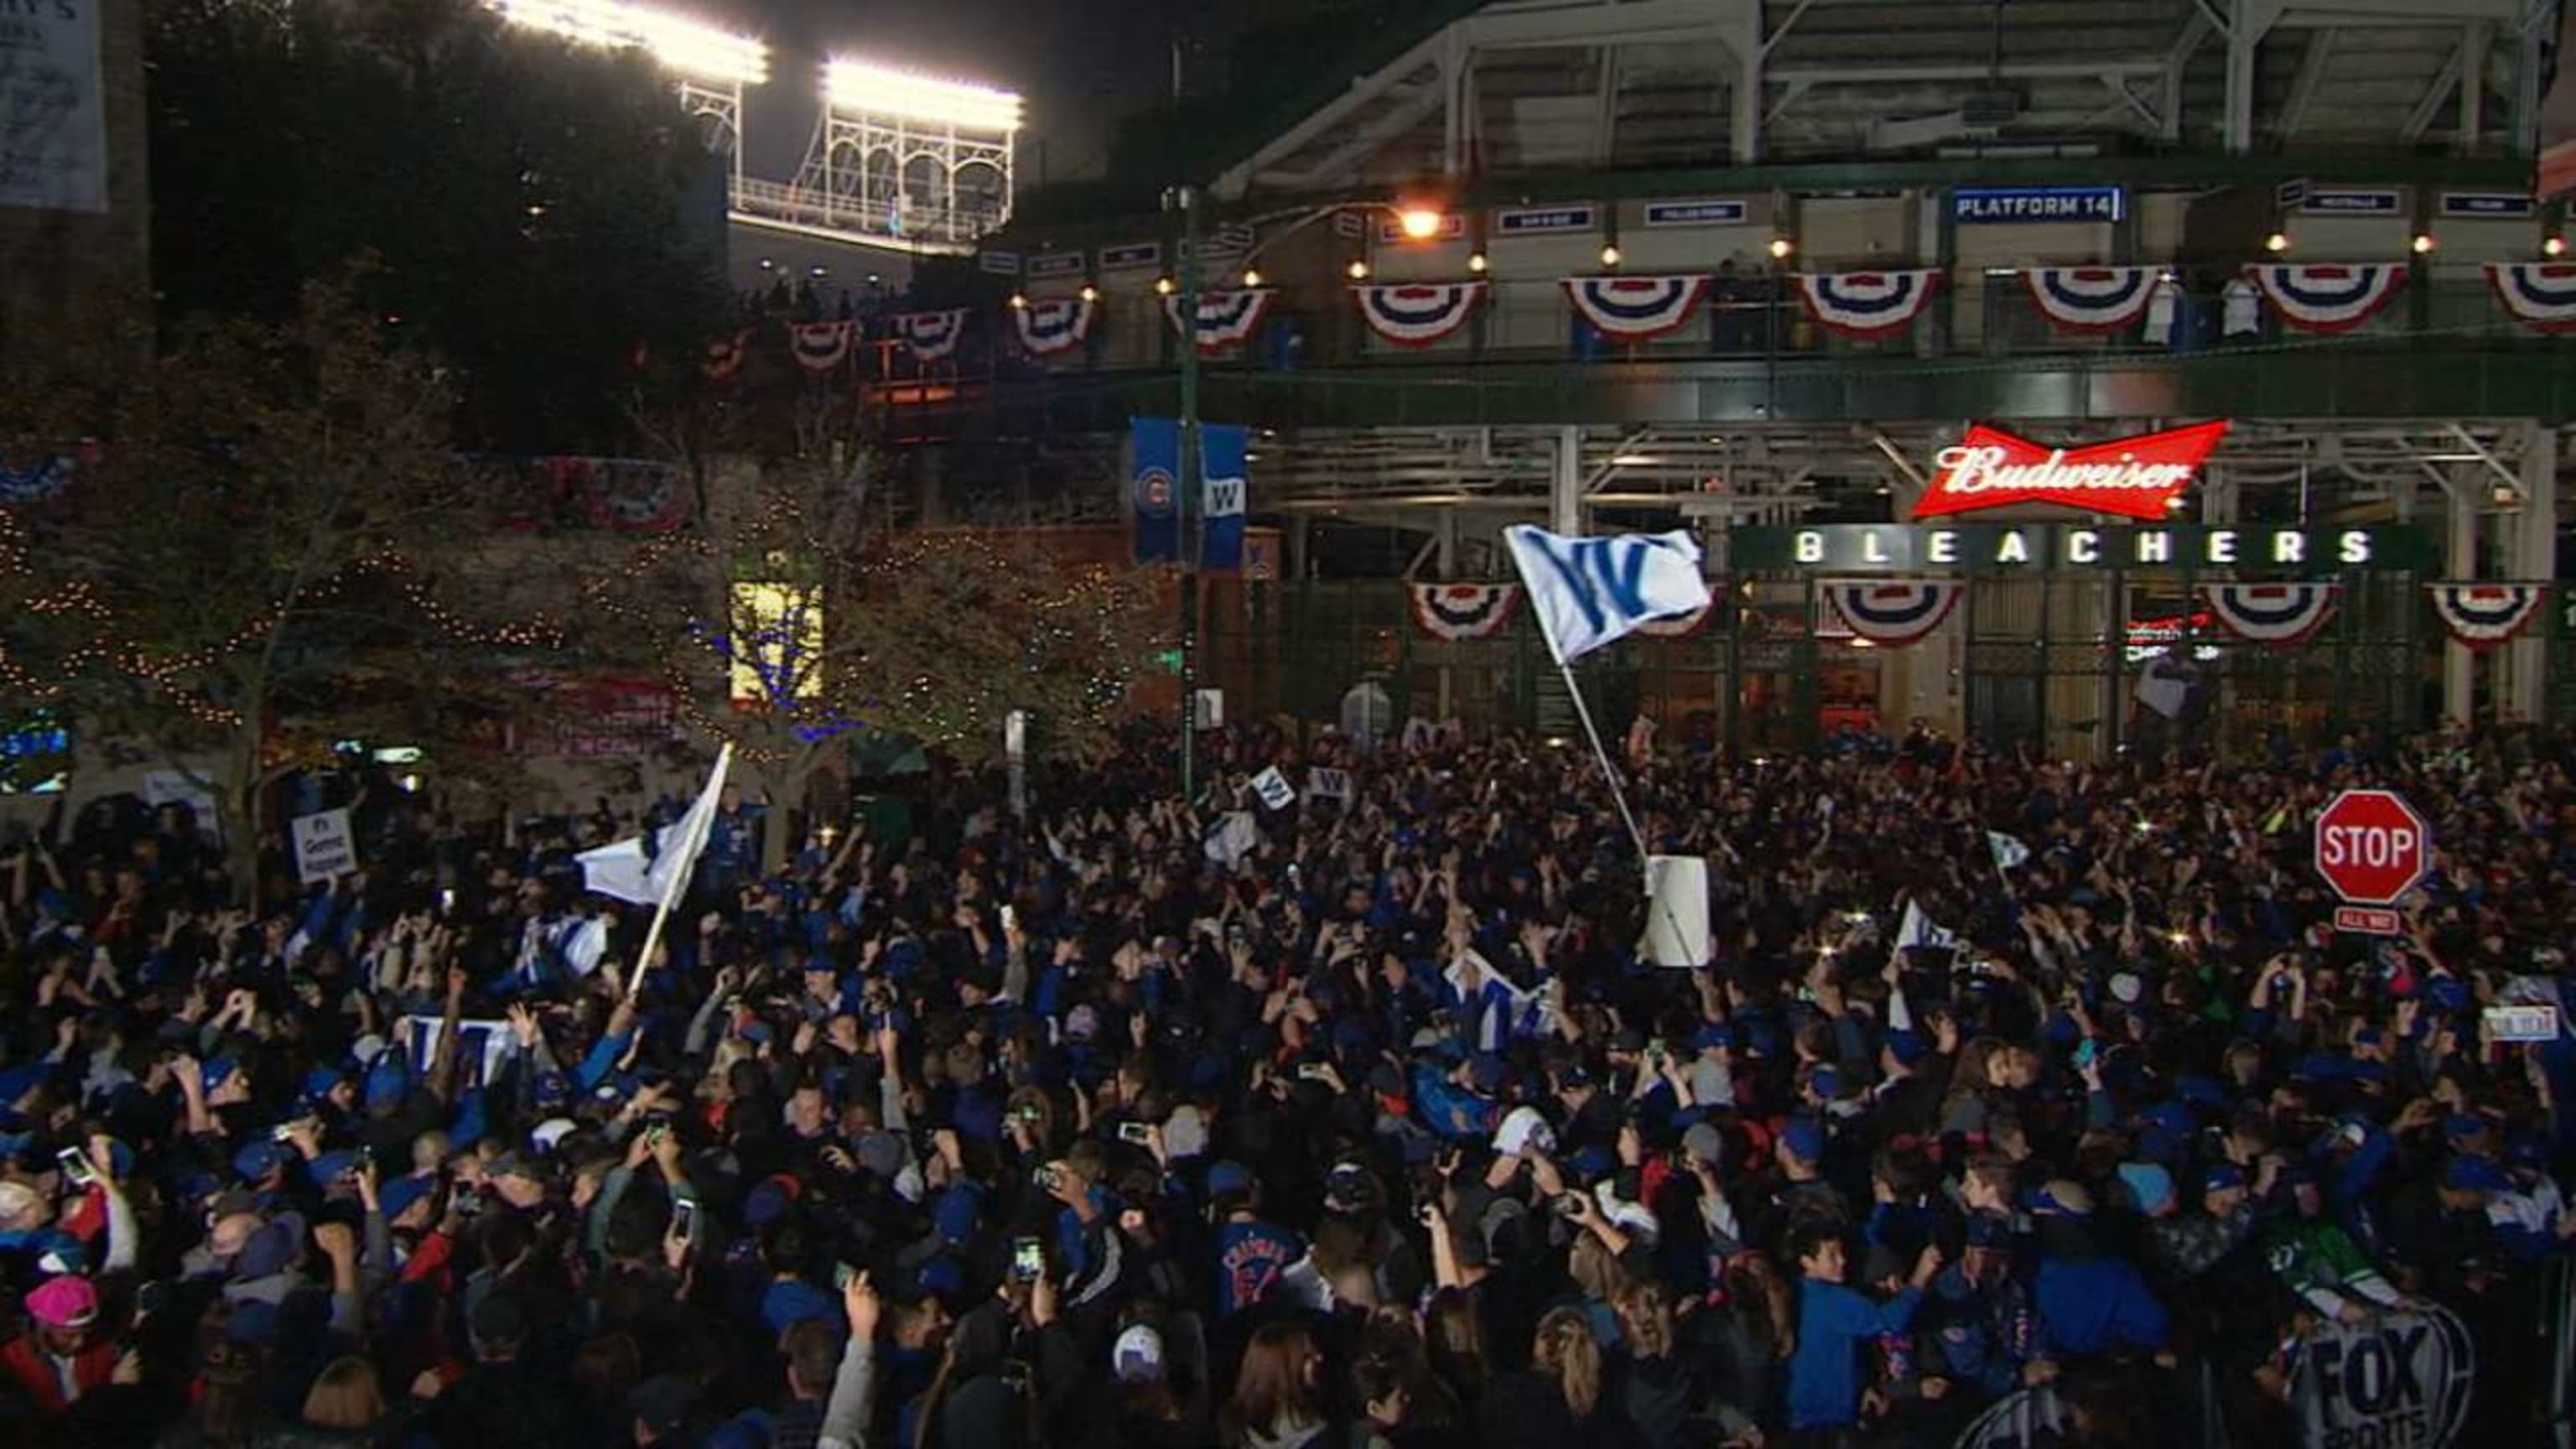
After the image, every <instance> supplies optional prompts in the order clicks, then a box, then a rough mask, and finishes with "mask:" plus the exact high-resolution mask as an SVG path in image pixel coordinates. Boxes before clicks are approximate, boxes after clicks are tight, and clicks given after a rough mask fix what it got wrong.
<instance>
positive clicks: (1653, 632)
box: [1637, 603, 1717, 639]
mask: <svg viewBox="0 0 2576 1449" xmlns="http://www.w3.org/2000/svg"><path fill="white" fill-rule="evenodd" d="M1716 616H1717V605H1715V604H1714V603H1710V604H1703V605H1701V606H1700V607H1698V608H1696V609H1693V610H1691V611H1690V612H1689V613H1687V614H1675V615H1673V616H1671V617H1670V618H1665V619H1648V620H1646V621H1645V622H1643V623H1641V624H1639V625H1638V626H1637V632H1638V633H1639V634H1641V635H1643V636H1645V637H1646V638H1649V639H1687V638H1689V637H1690V636H1691V635H1693V634H1696V633H1698V632H1699V631H1700V630H1702V629H1705V628H1707V627H1708V621H1709V620H1710V619H1713V618H1715V617H1716Z"/></svg>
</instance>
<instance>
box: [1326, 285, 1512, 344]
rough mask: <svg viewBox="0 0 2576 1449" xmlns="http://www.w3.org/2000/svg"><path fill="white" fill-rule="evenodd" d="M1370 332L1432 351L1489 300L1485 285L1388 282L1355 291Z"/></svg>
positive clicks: (1396, 342)
mask: <svg viewBox="0 0 2576 1449" xmlns="http://www.w3.org/2000/svg"><path fill="white" fill-rule="evenodd" d="M1351 300H1352V301H1353V302H1356V303H1357V304H1359V309H1360V318H1361V320H1363V321H1365V322H1367V323H1368V325H1369V330H1370V331H1371V332H1374V333H1376V334H1377V335H1378V336H1380V337H1383V338H1385V339H1386V340H1387V341H1389V342H1392V343H1394V344H1395V345H1396V346H1398V347H1428V346H1430V345H1431V344H1432V343H1434V342H1437V341H1439V340H1440V339H1441V338H1443V337H1446V336H1448V335H1449V334H1450V333H1452V332H1455V331H1457V330H1458V329H1459V328H1461V327H1464V326H1466V325H1467V319H1468V318H1470V317H1472V316H1474V315H1475V313H1476V307H1477V305H1478V304H1480V303H1482V302H1483V301H1484V300H1485V284H1484V283H1482V282H1388V283H1384V284H1381V285H1378V286H1371V287H1353V288H1351Z"/></svg>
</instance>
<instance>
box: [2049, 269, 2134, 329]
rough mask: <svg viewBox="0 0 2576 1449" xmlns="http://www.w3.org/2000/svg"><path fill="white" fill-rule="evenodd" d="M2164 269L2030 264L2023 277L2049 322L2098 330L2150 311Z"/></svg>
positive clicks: (2059, 326)
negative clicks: (2158, 279)
mask: <svg viewBox="0 0 2576 1449" xmlns="http://www.w3.org/2000/svg"><path fill="white" fill-rule="evenodd" d="M2160 275H2161V274H2160V273H2159V272H2158V271H2157V269H2156V268H2154V267H2030V268H2027V269H2025V270H2024V271H2023V272H2022V274H2021V279H2022V282H2023V284H2024V285H2026V286H2028V287H2029V288H2030V300H2031V302H2032V303H2033V304H2034V305H2036V306H2037V307H2038V308H2039V311H2040V315H2041V316H2043V317H2046V318H2047V319H2048V321H2049V325H2051V326H2053V327H2055V328H2057V330H2059V331H2060V332H2079V333H2088V334H2095V335H2098V334H2101V333H2105V332H2117V331H2119V330H2120V329H2121V328H2124V327H2127V326H2129V325H2130V324H2131V323H2133V322H2136V321H2137V320H2138V319H2139V318H2141V317H2144V316H2145V315H2147V304H2148V303H2150V302H2152V301H2154V300H2155V296H2156V280H2157V278H2158V277H2159V276H2160Z"/></svg>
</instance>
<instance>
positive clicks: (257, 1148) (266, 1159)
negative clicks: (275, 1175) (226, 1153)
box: [233, 1140, 287, 1182]
mask: <svg viewBox="0 0 2576 1449" xmlns="http://www.w3.org/2000/svg"><path fill="white" fill-rule="evenodd" d="M286 1158H287V1151H286V1149H285V1148H283V1147H280V1146H278V1145H277V1144H276V1143H274V1142H269V1141H266V1140H262V1141H258V1142H254V1143H252V1144H250V1145H249V1146H248V1147H245V1148H243V1149H242V1150H241V1151H239V1152H236V1153H234V1154H233V1174H234V1175H235V1176H237V1177H239V1178H240V1179H241V1180H242V1181H244V1182H257V1181H259V1180H260V1179H261V1178H263V1177H266V1176H268V1175H269V1174H270V1173H272V1172H275V1171H276V1170H277V1169H278V1167H279V1165H280V1164H282V1163H284V1162H285V1161H286Z"/></svg>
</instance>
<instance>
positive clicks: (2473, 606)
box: [2424, 583, 2549, 649]
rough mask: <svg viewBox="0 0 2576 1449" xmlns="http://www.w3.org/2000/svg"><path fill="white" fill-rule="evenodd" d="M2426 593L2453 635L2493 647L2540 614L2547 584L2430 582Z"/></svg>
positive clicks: (2478, 646)
mask: <svg viewBox="0 0 2576 1449" xmlns="http://www.w3.org/2000/svg"><path fill="white" fill-rule="evenodd" d="M2424 593H2425V594H2426V596H2428V597H2429V598H2431V599H2432V601H2433V612H2434V613H2436V614H2439V615H2441V617H2442V627H2443V628H2445V629H2448V630H2450V631H2451V637H2452V638H2454V639H2457V640H2459V641H2460V642H2461V643H2463V644H2466V645H2468V646H2469V647H2470V648H2472V649H2492V648H2494V647H2495V646H2497V645H2498V644H2502V643H2504V642H2505V641H2506V640H2508V639H2511V638H2512V637H2513V636H2514V635H2516V634H2519V633H2521V632H2522V631H2523V628H2524V626H2526V625H2528V624H2529V623H2530V622H2531V621H2532V620H2534V619H2536V618H2538V617H2540V606H2541V605H2542V604H2544V603H2546V602H2547V601H2548V599H2549V586H2548V585H2547V584H2465V583H2458V584H2426V585H2425V586H2424Z"/></svg>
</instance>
